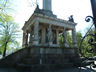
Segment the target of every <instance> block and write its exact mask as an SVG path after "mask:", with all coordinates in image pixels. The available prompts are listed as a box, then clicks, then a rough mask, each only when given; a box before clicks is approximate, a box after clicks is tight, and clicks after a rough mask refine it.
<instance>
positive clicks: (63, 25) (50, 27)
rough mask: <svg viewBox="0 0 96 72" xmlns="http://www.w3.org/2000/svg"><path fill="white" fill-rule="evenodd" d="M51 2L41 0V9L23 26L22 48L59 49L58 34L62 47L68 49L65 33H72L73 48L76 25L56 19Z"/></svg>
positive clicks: (74, 45)
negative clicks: (60, 36)
mask: <svg viewBox="0 0 96 72" xmlns="http://www.w3.org/2000/svg"><path fill="white" fill-rule="evenodd" d="M51 1H52V0H43V9H39V6H38V5H37V8H36V9H35V11H34V13H33V15H32V16H31V17H30V19H29V20H28V21H26V22H25V25H24V26H23V28H22V29H23V47H26V45H28V46H32V45H36V46H55V47H59V34H61V33H62V34H63V36H64V39H65V41H64V45H65V47H68V43H67V33H66V32H67V31H69V30H70V31H72V39H73V48H77V44H76V29H75V26H76V23H74V22H71V21H66V20H62V19H59V18H57V16H56V15H54V14H53V12H52V4H51Z"/></svg>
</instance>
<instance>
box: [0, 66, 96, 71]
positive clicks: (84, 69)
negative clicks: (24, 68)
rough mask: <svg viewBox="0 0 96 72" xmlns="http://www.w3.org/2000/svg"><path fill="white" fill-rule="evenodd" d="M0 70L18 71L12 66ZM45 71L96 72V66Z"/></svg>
mask: <svg viewBox="0 0 96 72" xmlns="http://www.w3.org/2000/svg"><path fill="white" fill-rule="evenodd" d="M0 72H18V71H16V70H15V69H14V68H0ZM46 72H96V68H92V70H91V69H90V67H89V66H87V67H82V68H81V69H80V68H67V69H62V70H57V71H46Z"/></svg>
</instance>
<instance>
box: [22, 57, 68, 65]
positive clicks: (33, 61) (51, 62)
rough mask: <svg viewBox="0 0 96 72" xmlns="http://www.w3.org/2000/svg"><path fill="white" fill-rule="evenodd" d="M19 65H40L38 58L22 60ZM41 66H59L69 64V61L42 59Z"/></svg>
mask: <svg viewBox="0 0 96 72" xmlns="http://www.w3.org/2000/svg"><path fill="white" fill-rule="evenodd" d="M21 63H24V64H40V59H39V58H24V59H23V60H22V61H21ZM42 63H43V64H59V63H69V59H64V58H63V59H61V58H56V59H54V58H52V59H45V58H42Z"/></svg>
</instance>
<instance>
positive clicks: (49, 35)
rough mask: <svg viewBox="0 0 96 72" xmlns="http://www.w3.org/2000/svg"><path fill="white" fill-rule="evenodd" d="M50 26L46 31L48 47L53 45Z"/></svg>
mask: <svg viewBox="0 0 96 72" xmlns="http://www.w3.org/2000/svg"><path fill="white" fill-rule="evenodd" d="M51 27H52V25H49V29H48V42H49V45H52V44H53V34H52V28H51Z"/></svg>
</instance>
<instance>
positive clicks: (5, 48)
mask: <svg viewBox="0 0 96 72" xmlns="http://www.w3.org/2000/svg"><path fill="white" fill-rule="evenodd" d="M6 50H7V42H6V43H5V47H4V52H3V57H5V56H6Z"/></svg>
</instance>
